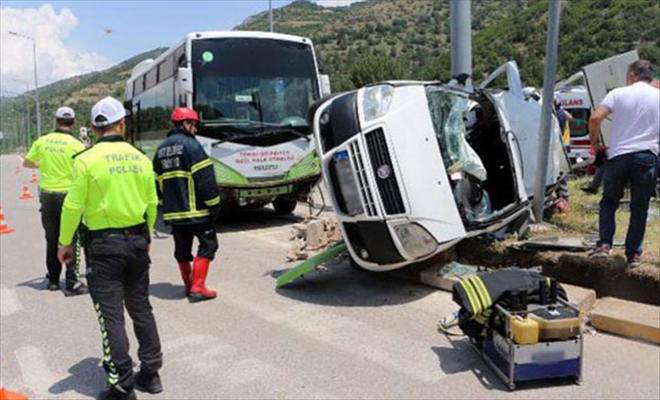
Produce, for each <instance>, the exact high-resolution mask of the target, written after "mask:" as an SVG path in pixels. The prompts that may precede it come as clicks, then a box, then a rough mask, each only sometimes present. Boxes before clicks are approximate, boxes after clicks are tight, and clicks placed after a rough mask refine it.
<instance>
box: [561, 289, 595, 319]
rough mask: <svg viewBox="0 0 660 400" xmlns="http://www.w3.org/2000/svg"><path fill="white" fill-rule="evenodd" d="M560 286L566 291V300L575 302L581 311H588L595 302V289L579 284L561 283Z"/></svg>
mask: <svg viewBox="0 0 660 400" xmlns="http://www.w3.org/2000/svg"><path fill="white" fill-rule="evenodd" d="M561 286H562V287H563V288H564V290H565V291H566V297H568V302H569V303H571V304H575V305H576V306H577V307H578V308H579V309H580V310H581V311H584V312H589V311H591V310H592V309H593V307H594V304H596V291H595V290H593V289H587V288H583V287H580V286H574V285H568V284H566V283H562V284H561Z"/></svg>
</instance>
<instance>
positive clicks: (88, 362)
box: [48, 357, 106, 398]
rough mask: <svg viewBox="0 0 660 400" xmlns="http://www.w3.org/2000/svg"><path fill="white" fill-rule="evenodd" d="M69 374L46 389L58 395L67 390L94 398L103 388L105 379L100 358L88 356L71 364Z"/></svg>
mask: <svg viewBox="0 0 660 400" xmlns="http://www.w3.org/2000/svg"><path fill="white" fill-rule="evenodd" d="M68 372H69V374H70V375H69V376H67V377H66V378H64V379H62V380H61V381H59V382H56V383H55V384H54V385H53V386H51V387H50V388H49V389H48V391H49V392H50V393H52V394H54V395H59V394H62V393H66V392H69V391H74V392H76V393H79V394H82V395H84V396H89V397H92V398H96V396H97V395H98V393H99V392H100V391H101V389H103V387H104V385H105V381H106V377H105V373H104V372H103V367H101V360H100V359H99V358H96V357H88V358H85V359H84V360H82V361H80V362H79V363H77V364H75V365H73V366H72V367H71V368H69V370H68Z"/></svg>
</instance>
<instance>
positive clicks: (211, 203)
mask: <svg viewBox="0 0 660 400" xmlns="http://www.w3.org/2000/svg"><path fill="white" fill-rule="evenodd" d="M204 204H206V205H207V206H208V207H213V206H215V205H218V204H220V196H218V197H216V198H214V199H211V200H206V201H205V202H204Z"/></svg>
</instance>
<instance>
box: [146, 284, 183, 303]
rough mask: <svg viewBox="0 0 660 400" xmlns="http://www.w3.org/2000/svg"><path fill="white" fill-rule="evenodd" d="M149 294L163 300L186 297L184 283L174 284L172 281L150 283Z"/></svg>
mask: <svg viewBox="0 0 660 400" xmlns="http://www.w3.org/2000/svg"><path fill="white" fill-rule="evenodd" d="M149 294H150V295H152V296H154V297H157V298H159V299H161V300H182V299H185V298H186V296H185V292H184V289H183V285H173V284H171V283H170V282H158V283H152V284H151V285H149Z"/></svg>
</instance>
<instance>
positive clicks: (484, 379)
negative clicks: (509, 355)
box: [431, 336, 575, 392]
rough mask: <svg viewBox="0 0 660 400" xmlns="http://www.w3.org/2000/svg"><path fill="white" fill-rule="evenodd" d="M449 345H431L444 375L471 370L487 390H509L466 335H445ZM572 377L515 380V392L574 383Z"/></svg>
mask: <svg viewBox="0 0 660 400" xmlns="http://www.w3.org/2000/svg"><path fill="white" fill-rule="evenodd" d="M447 341H448V342H449V343H450V346H451V347H432V348H431V349H432V350H433V352H435V354H436V355H437V356H438V360H439V361H440V369H441V370H442V372H444V373H445V374H446V375H452V374H456V373H460V372H464V371H468V370H471V371H472V373H473V374H474V376H476V378H477V380H478V381H479V382H480V383H481V384H482V385H483V386H484V388H486V389H487V390H497V391H500V392H509V388H508V387H507V386H506V385H505V384H504V383H503V382H502V381H501V380H500V379H499V377H498V376H497V375H496V374H495V372H494V371H493V370H492V369H491V368H490V367H489V366H488V364H486V361H484V360H483V359H482V358H481V356H480V355H479V354H477V352H476V351H475V350H474V349H473V348H472V345H471V344H470V342H469V339H468V338H467V337H463V338H460V339H457V338H451V337H448V336H447ZM574 384H575V379H574V378H557V379H539V380H536V381H528V382H516V389H515V390H516V392H519V391H521V390H534V389H547V388H549V387H559V386H567V385H574Z"/></svg>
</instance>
